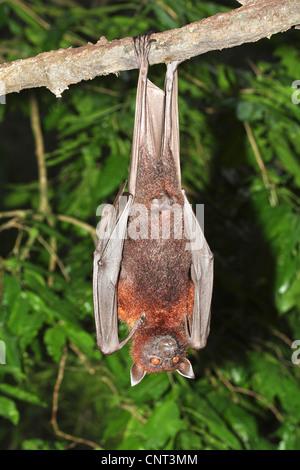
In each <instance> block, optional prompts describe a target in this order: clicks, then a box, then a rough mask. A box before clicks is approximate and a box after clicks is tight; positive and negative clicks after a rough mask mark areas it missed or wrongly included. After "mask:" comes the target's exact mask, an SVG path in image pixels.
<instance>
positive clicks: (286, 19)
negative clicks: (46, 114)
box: [0, 0, 300, 97]
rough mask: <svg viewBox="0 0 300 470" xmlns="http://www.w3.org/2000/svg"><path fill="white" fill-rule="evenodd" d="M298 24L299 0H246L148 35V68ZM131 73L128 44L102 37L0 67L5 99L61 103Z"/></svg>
mask: <svg viewBox="0 0 300 470" xmlns="http://www.w3.org/2000/svg"><path fill="white" fill-rule="evenodd" d="M298 24H300V3H299V0H250V1H247V2H245V3H244V5H243V6H241V7H239V8H236V9H235V10H232V11H230V12H227V13H219V14H217V15H214V16H212V17H209V18H204V19H202V20H201V21H197V22H195V23H191V24H188V25H186V26H183V27H182V28H179V29H172V30H169V31H165V32H163V33H156V34H153V38H154V39H156V40H157V42H156V43H154V44H153V46H152V48H151V53H150V64H151V65H153V64H157V63H162V62H170V61H172V60H175V59H189V58H191V57H195V56H198V55H200V54H204V53H205V52H208V51H213V50H221V49H225V48H231V47H235V46H239V45H241V44H244V43H248V42H255V41H258V40H259V39H262V38H265V37H267V38H270V37H271V36H272V35H273V34H275V33H279V32H284V31H287V30H288V29H290V28H291V27H292V26H296V25H298ZM135 68H138V64H137V62H136V59H135V56H134V51H133V46H132V38H124V39H120V40H119V39H116V40H113V41H110V42H108V41H107V40H106V39H105V38H104V37H102V38H101V39H100V40H99V41H98V42H97V43H96V44H91V43H89V44H87V45H86V46H82V47H77V48H74V49H73V48H72V47H70V48H68V49H59V50H57V51H50V52H43V53H41V54H38V55H37V56H36V57H31V58H30V59H24V60H17V61H14V62H11V63H5V64H3V65H1V66H0V84H1V85H2V87H3V86H4V89H5V92H6V93H12V92H19V91H20V90H22V89H25V88H35V87H41V86H45V87H46V88H48V89H49V90H50V91H52V92H53V93H54V94H55V95H56V96H57V97H60V96H61V93H62V92H63V91H64V90H66V89H67V88H68V86H69V85H71V84H74V83H78V82H80V81H82V80H91V79H93V78H95V77H96V76H99V75H108V74H110V73H118V72H119V71H122V70H132V69H135ZM1 81H2V82H1Z"/></svg>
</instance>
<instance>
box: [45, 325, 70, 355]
mask: <svg viewBox="0 0 300 470" xmlns="http://www.w3.org/2000/svg"><path fill="white" fill-rule="evenodd" d="M44 343H45V344H46V346H47V352H48V354H49V355H50V356H52V357H53V359H54V360H55V361H56V362H58V361H59V359H60V358H61V355H62V348H63V346H64V345H65V343H66V335H65V333H64V331H63V330H62V329H61V328H60V327H54V328H48V329H47V330H46V331H45V334H44Z"/></svg>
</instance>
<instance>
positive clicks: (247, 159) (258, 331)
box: [0, 0, 300, 450]
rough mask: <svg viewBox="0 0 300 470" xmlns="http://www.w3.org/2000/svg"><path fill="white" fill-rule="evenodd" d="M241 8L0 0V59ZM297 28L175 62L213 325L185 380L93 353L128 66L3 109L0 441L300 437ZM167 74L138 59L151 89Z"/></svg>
mask: <svg viewBox="0 0 300 470" xmlns="http://www.w3.org/2000/svg"><path fill="white" fill-rule="evenodd" d="M237 6H238V3H237V2H235V1H227V2H226V1H221V0H220V1H219V2H204V1H192V0H190V1H183V0H177V1H176V2H173V1H172V0H155V1H145V0H143V1H136V0H133V1H131V2H125V1H121V0H119V1H115V2H110V1H108V0H107V1H106V0H91V1H85V2H83V1H79V0H78V1H75V0H52V1H49V2H42V1H41V0H32V1H29V0H28V1H23V0H15V1H2V2H1V3H0V28H1V29H0V34H1V49H0V60H1V62H7V61H13V60H16V59H22V58H27V57H31V56H34V55H36V54H38V53H40V52H42V51H48V50H51V49H58V48H60V47H62V48H67V47H69V46H74V47H76V46H79V45H84V44H86V43H87V42H88V41H91V42H94V43H95V42H96V41H97V40H98V39H99V37H100V36H106V38H107V39H108V40H110V39H115V38H122V37H126V36H133V35H135V34H138V33H141V32H146V31H149V30H151V31H164V30H167V29H171V28H177V27H180V26H183V25H185V24H187V23H190V22H193V21H197V20H200V19H201V18H203V17H206V16H211V15H214V14H216V13H218V12H220V11H226V10H228V9H231V8H234V7H237ZM297 41H299V31H296V30H291V31H288V32H286V33H284V34H277V35H275V36H273V37H272V38H271V39H265V40H261V41H259V42H258V43H254V44H248V45H244V46H241V47H237V48H233V49H229V50H223V51H221V52H213V53H208V54H205V55H203V56H201V57H198V58H195V59H193V60H190V61H187V62H185V63H184V64H182V65H181V66H180V70H179V109H180V128H181V155H182V176H183V186H184V187H185V188H186V191H187V193H188V195H189V198H190V200H191V201H194V203H205V234H206V238H207V240H208V242H209V244H210V247H211V249H212V251H213V252H214V255H215V288H214V297H213V306H212V325H211V333H210V337H209V341H208V345H207V347H206V349H205V350H203V351H200V352H191V356H190V357H191V361H192V362H193V367H194V370H195V373H196V377H197V378H196V380H194V381H189V380H186V379H184V378H183V377H181V376H179V375H178V374H167V373H166V374H158V375H155V374H154V375H151V376H150V375H149V376H146V377H145V379H144V380H143V382H141V384H139V385H138V386H136V387H134V388H131V386H130V379H129V370H130V366H131V358H130V355H129V347H128V346H126V347H125V348H124V349H123V350H122V351H120V352H118V353H116V354H114V355H112V356H108V357H104V356H102V355H101V353H100V352H99V351H98V350H97V348H96V341H95V327H94V319H93V306H92V285H91V275H92V257H93V250H94V246H95V245H94V243H95V238H94V227H95V226H96V224H97V217H96V209H97V206H98V205H99V204H101V203H103V202H106V201H108V202H112V201H113V199H114V197H115V195H116V193H117V191H118V188H119V187H120V186H121V184H122V183H123V181H124V180H125V179H126V178H127V175H128V165H129V157H130V148H131V140H132V131H133V119H134V105H135V92H136V84H137V75H138V72H137V71H132V72H123V73H121V74H120V76H119V77H115V76H108V77H99V78H97V79H95V80H93V81H88V82H82V83H80V84H78V85H73V86H70V89H69V90H67V91H65V92H64V94H63V97H62V98H61V99H56V98H55V97H54V95H52V94H51V93H50V92H49V91H48V90H45V89H32V90H27V91H22V92H21V93H20V94H11V95H8V96H7V98H6V104H5V105H0V118H1V128H0V129H1V130H0V137H1V138H0V149H1V162H0V169H1V172H0V184H1V186H0V204H1V207H0V211H1V213H0V216H1V219H0V223H1V227H0V230H1V233H0V243H1V253H2V257H3V258H1V259H0V260H1V262H0V295H1V310H0V339H1V340H2V341H4V342H5V344H6V364H5V365H4V364H2V365H0V442H1V448H2V449H67V448H70V447H71V448H72V447H75V448H77V449H88V448H91V447H92V448H93V447H98V448H100V449H135V450H136V449H147V450H153V449H164V450H167V449H172V450H173V449H184V450H188V449H224V450H225V449H300V427H299V425H300V371H299V367H298V366H297V365H294V364H293V363H292V361H291V355H292V352H293V349H291V342H292V341H293V340H295V339H300V326H299V325H300V323H299V308H300V289H299V276H300V256H299V233H300V218H299V210H300V208H299V200H300V199H299V198H300V161H299V156H300V150H299V148H300V146H299V142H300V127H299V119H300V106H299V105H296V104H293V103H292V99H291V98H292V94H293V93H295V91H296V90H295V89H293V88H292V87H291V86H292V83H293V81H294V80H296V79H300V60H299V49H298V50H297V47H296V46H297ZM164 71H165V67H164V65H163V64H162V65H158V66H155V67H152V68H151V70H150V78H151V79H152V80H153V81H154V82H155V83H156V84H158V85H159V86H163V81H164ZM299 97H300V96H299ZM45 162H46V167H45V165H44V164H45ZM45 169H46V171H47V180H46V183H45V181H44V180H43V175H44V174H45ZM46 184H47V186H46ZM57 406H58V410H57V409H56V408H57ZM51 417H52V421H51Z"/></svg>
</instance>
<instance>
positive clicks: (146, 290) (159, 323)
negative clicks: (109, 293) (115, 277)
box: [118, 151, 194, 360]
mask: <svg viewBox="0 0 300 470" xmlns="http://www.w3.org/2000/svg"><path fill="white" fill-rule="evenodd" d="M136 188H137V191H136V197H135V200H134V202H135V203H141V204H144V205H145V206H146V207H147V208H148V209H149V208H150V205H151V201H152V200H153V199H162V198H163V201H164V203H163V206H162V209H163V211H162V212H160V214H159V223H160V224H161V223H162V220H163V219H164V217H165V216H167V215H168V214H167V212H169V211H170V209H171V208H172V205H173V204H174V203H176V204H179V205H180V206H183V197H182V193H181V190H180V189H181V188H180V183H179V178H178V176H177V174H176V170H175V166H174V164H173V157H172V155H171V153H170V152H168V154H167V155H166V156H165V157H164V159H163V160H161V159H159V160H156V161H153V159H151V157H150V156H149V155H148V154H147V152H145V151H144V152H141V154H140V164H139V167H138V175H137V184H136ZM132 219H133V220H134V217H133V218H132ZM132 219H130V221H132ZM130 221H129V224H130ZM182 225H183V223H182ZM170 226H171V229H172V226H173V217H172V216H171V223H170ZM160 234H161V233H160ZM186 244H187V240H186V239H185V238H184V236H183V237H182V239H174V231H173V230H171V237H170V239H167V240H163V239H161V238H160V239H158V240H156V239H137V240H132V239H127V240H126V241H125V244H124V251H123V261H122V269H121V273H120V280H119V285H118V315H119V318H120V320H121V321H124V322H126V323H127V324H128V326H129V327H132V326H133V325H134V323H135V321H136V320H137V319H138V318H139V317H140V316H141V315H142V314H143V313H144V314H145V315H146V321H145V323H144V325H143V326H142V327H141V329H140V332H139V331H138V332H137V333H136V334H135V337H136V338H135V340H134V342H133V349H132V355H133V358H134V359H135V360H138V356H139V352H138V351H139V349H140V348H141V347H142V346H143V344H144V343H145V342H146V341H147V339H149V335H150V336H151V334H152V332H153V329H156V331H157V334H159V332H160V331H162V330H163V331H164V332H165V334H170V335H173V336H175V338H177V339H178V340H180V342H184V328H185V319H186V316H190V315H191V313H192V309H193V300H194V285H193V283H192V281H191V279H190V265H191V254H190V251H188V250H186ZM150 331H151V333H150ZM147 332H149V333H147ZM135 350H136V352H135Z"/></svg>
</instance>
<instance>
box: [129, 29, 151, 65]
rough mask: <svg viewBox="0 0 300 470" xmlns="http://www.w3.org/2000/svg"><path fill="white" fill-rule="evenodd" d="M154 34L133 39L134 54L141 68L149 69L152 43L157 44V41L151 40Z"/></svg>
mask: <svg viewBox="0 0 300 470" xmlns="http://www.w3.org/2000/svg"><path fill="white" fill-rule="evenodd" d="M152 34H153V33H151V32H149V33H146V34H139V35H138V36H134V37H133V46H134V52H135V56H136V59H137V61H138V64H139V67H140V68H142V67H146V68H147V67H148V56H149V52H150V47H151V43H152V42H156V39H151V35H152Z"/></svg>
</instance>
